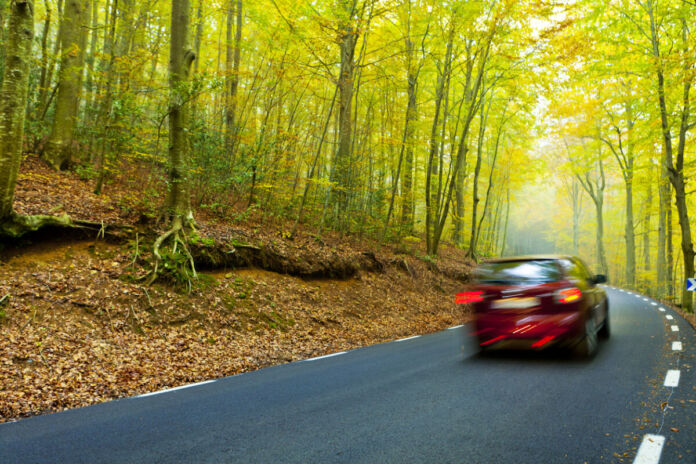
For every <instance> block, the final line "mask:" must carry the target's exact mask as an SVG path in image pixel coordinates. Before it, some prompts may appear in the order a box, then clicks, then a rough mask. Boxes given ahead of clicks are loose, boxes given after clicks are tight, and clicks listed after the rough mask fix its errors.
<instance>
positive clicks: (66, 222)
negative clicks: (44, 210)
mask: <svg viewBox="0 0 696 464" xmlns="http://www.w3.org/2000/svg"><path fill="white" fill-rule="evenodd" d="M44 227H66V228H68V227H78V226H76V225H75V223H74V222H73V221H72V219H70V217H69V216H67V215H63V216H44V215H38V216H22V215H19V214H16V213H12V214H11V215H10V216H9V217H7V218H5V219H3V220H2V221H1V222H0V236H2V237H8V238H20V237H22V236H23V235H26V234H28V233H31V232H36V231H38V230H39V229H42V228H44Z"/></svg>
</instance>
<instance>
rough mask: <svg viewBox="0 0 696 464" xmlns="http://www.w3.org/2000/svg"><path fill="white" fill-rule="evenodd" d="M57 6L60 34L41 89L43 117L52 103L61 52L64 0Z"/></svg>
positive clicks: (41, 113)
mask: <svg viewBox="0 0 696 464" xmlns="http://www.w3.org/2000/svg"><path fill="white" fill-rule="evenodd" d="M56 7H57V8H56V18H57V21H56V25H57V26H58V34H57V37H56V41H55V42H53V52H52V56H51V58H50V60H49V61H48V68H47V70H46V76H45V78H44V83H45V85H44V86H42V87H41V88H40V89H39V108H40V111H39V113H40V115H41V116H40V118H41V119H43V118H44V117H45V115H46V113H47V112H48V107H49V106H50V104H51V100H50V99H49V95H50V94H51V86H52V83H53V72H54V70H55V67H56V61H57V57H58V54H59V53H60V24H61V22H62V20H61V18H62V17H63V0H58V3H57V5H56Z"/></svg>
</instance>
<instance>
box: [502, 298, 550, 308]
mask: <svg viewBox="0 0 696 464" xmlns="http://www.w3.org/2000/svg"><path fill="white" fill-rule="evenodd" d="M540 304H541V301H540V300H539V298H537V297H535V296H531V297H525V298H504V299H502V300H494V301H493V302H492V303H491V307H492V308H493V309H528V308H534V307H536V306H539V305H540Z"/></svg>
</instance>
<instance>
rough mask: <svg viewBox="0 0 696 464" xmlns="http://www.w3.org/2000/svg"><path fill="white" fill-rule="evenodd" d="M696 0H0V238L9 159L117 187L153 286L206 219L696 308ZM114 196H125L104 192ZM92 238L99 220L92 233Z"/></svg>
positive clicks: (188, 263)
mask: <svg viewBox="0 0 696 464" xmlns="http://www.w3.org/2000/svg"><path fill="white" fill-rule="evenodd" d="M694 13H696V4H694V3H693V2H691V1H689V0H611V1H606V2H605V1H598V0H577V1H570V0H569V1H554V0H519V1H518V0H482V1H465V0H452V1H449V0H448V1H435V0H319V1H315V0H258V1H255V2H248V1H245V0H212V1H203V0H193V1H189V0H171V1H169V0H43V1H33V0H1V1H0V23H2V27H1V28H0V76H2V77H1V79H2V82H1V85H2V90H1V92H2V96H1V97H0V234H1V235H2V236H3V237H5V239H9V238H10V237H18V236H22V235H24V234H27V233H30V232H32V231H35V230H37V229H40V228H42V227H50V226H56V225H64V226H69V225H71V224H77V221H73V219H71V218H70V217H68V216H63V215H56V214H52V212H51V211H44V212H43V213H42V214H20V213H18V212H16V209H17V208H15V207H14V206H13V203H14V197H15V187H16V185H17V183H18V182H20V181H21V180H22V174H21V173H20V168H21V166H22V163H23V162H26V160H27V159H30V158H31V157H33V156H38V157H40V159H41V160H42V161H41V162H42V163H45V164H46V165H47V166H49V167H50V169H52V170H55V171H68V172H71V173H75V174H76V175H77V176H79V177H80V178H81V179H83V180H85V181H88V182H89V185H90V186H91V187H90V188H91V189H92V191H93V194H94V195H98V196H105V197H109V196H110V195H113V194H114V191H115V189H116V186H119V188H120V189H123V188H124V186H125V189H126V193H125V194H123V196H122V198H121V199H122V200H123V201H124V202H125V203H124V204H127V205H128V206H127V207H128V208H131V209H134V210H137V212H138V213H139V214H140V216H141V218H140V221H142V222H144V223H150V224H157V225H158V227H159V229H158V230H159V233H158V235H157V236H155V237H153V239H152V240H151V241H150V243H149V244H148V246H149V247H150V249H151V253H152V260H151V262H150V267H149V274H150V275H151V279H152V280H154V279H155V278H157V276H158V274H159V273H161V272H163V270H162V269H164V268H168V267H169V262H170V261H174V262H175V263H177V264H178V265H179V266H180V267H182V268H185V269H188V271H186V272H189V274H188V275H189V276H192V277H194V278H195V277H196V270H195V265H194V262H193V257H192V255H191V253H190V252H189V248H190V244H191V242H193V241H196V240H201V238H200V237H199V236H198V235H197V221H196V219H197V218H198V217H200V216H201V215H204V216H205V217H215V218H218V219H219V220H223V221H230V222H235V221H244V220H245V218H248V217H251V216H253V217H257V218H259V217H260V218H269V219H273V220H278V221H283V224H284V226H283V227H284V228H283V231H282V236H283V238H284V239H292V238H293V237H294V236H295V235H296V234H297V232H298V228H303V227H304V228H311V230H313V231H315V232H316V233H317V235H319V236H320V235H321V234H322V233H324V232H326V231H332V232H335V233H338V234H340V236H344V235H346V236H352V237H358V238H362V237H364V238H366V239H369V240H375V241H379V242H382V243H409V244H413V245H414V246H416V247H418V249H419V250H421V251H420V252H419V253H420V254H421V255H422V256H423V257H424V259H426V260H430V261H434V262H436V261H437V260H438V259H441V258H440V257H438V255H439V254H441V249H442V244H443V243H448V244H451V245H452V246H455V247H458V248H461V249H462V250H464V251H465V253H466V256H467V257H468V258H470V259H473V260H481V259H485V258H486V257H492V256H502V255H511V254H523V253H537V252H558V253H572V254H578V255H580V256H583V257H585V258H586V259H587V260H588V261H589V262H590V263H591V265H592V267H593V268H595V269H596V270H597V271H598V272H602V273H604V274H608V275H609V276H610V279H611V282H612V283H613V284H615V285H619V286H624V287H626V288H634V289H637V290H640V291H643V292H646V293H648V294H650V295H653V296H655V297H659V298H661V299H664V300H671V301H674V302H675V303H678V304H680V305H681V306H682V307H683V308H684V309H685V310H686V311H688V312H691V311H692V307H693V302H692V296H691V292H688V291H686V287H685V285H684V281H685V278H686V277H692V276H694V257H695V251H694V246H693V238H692V228H691V223H692V219H693V215H694V213H695V210H694V208H695V207H696V205H694V200H693V197H692V194H693V193H694V192H695V191H696V189H694V187H693V186H692V185H691V183H690V179H691V177H692V175H693V174H694V172H695V171H696V165H695V163H694V161H695V158H694V156H695V153H694V148H693V147H694V144H693V142H694V134H693V128H694V125H695V124H696V117H695V115H694V114H693V113H694V112H692V111H691V90H692V85H693V83H694V77H695V73H696V66H695V64H696V52H695V51H694V44H695V43H696V41H695V40H694V35H693V32H694V31H693V29H694V27H696V24H695V23H694V21H695V20H694V18H695V17H696V15H695V14H694ZM119 191H121V190H119ZM102 227H103V225H102Z"/></svg>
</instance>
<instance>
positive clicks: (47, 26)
mask: <svg viewBox="0 0 696 464" xmlns="http://www.w3.org/2000/svg"><path fill="white" fill-rule="evenodd" d="M44 9H45V10H46V13H45V14H46V17H45V18H44V26H43V31H42V32H41V74H40V75H39V89H38V90H39V91H38V95H37V101H36V108H35V110H34V119H37V120H38V119H39V117H40V116H41V110H42V108H43V106H42V99H41V95H43V94H44V93H46V92H47V91H48V89H47V87H48V86H50V85H51V83H50V82H46V75H47V73H48V35H49V32H50V31H51V13H52V12H51V4H50V2H49V0H44Z"/></svg>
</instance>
